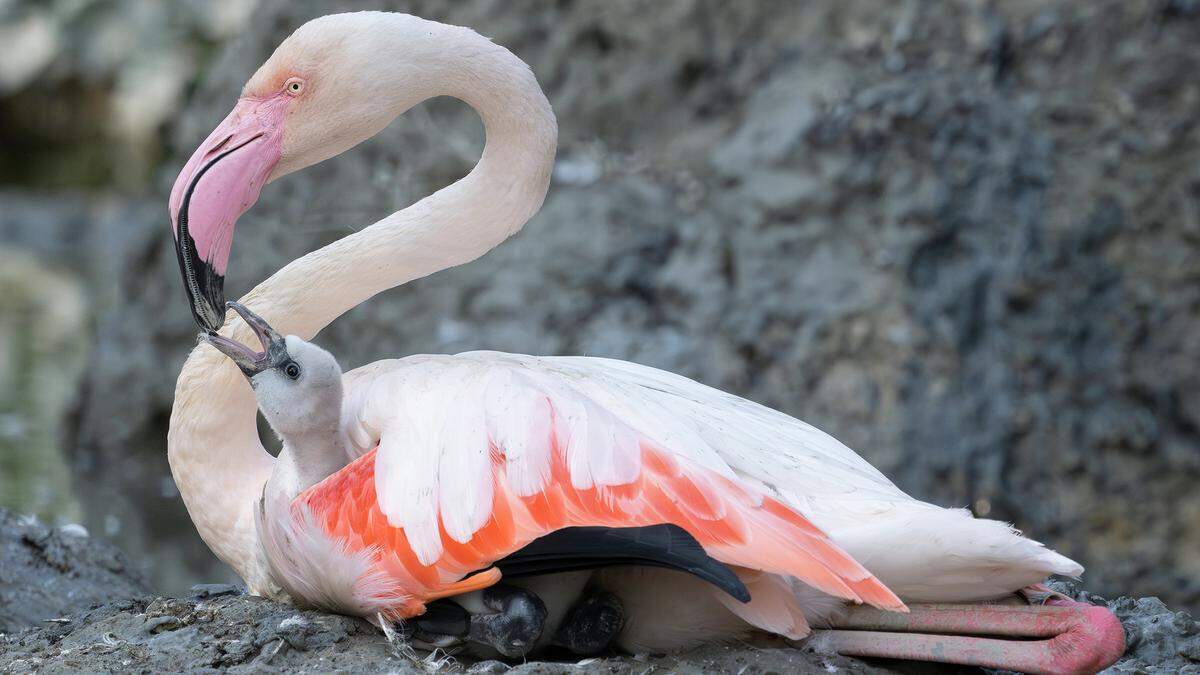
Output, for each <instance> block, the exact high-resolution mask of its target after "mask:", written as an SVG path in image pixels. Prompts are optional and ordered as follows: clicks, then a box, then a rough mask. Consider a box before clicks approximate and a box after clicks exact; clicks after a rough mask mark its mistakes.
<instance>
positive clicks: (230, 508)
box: [167, 34, 557, 592]
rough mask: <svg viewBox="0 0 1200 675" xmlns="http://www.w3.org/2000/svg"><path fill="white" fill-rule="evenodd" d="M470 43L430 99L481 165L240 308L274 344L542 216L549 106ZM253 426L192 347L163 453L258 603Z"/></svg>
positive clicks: (512, 69)
mask: <svg viewBox="0 0 1200 675" xmlns="http://www.w3.org/2000/svg"><path fill="white" fill-rule="evenodd" d="M472 35H473V34H472ZM476 37H478V36H476ZM478 40H479V43H478V44H474V45H471V47H472V48H471V49H466V50H464V49H461V45H459V49H456V50H452V51H453V53H448V54H447V55H446V61H445V63H446V64H448V65H446V66H445V70H444V72H441V73H439V77H438V78H437V82H438V85H439V89H440V90H439V91H434V92H431V93H432V94H433V95H446V96H453V97H455V98H459V99H462V100H463V101H465V102H466V103H468V104H469V105H471V106H472V107H473V108H474V109H475V110H476V111H477V112H478V113H479V115H480V117H481V118H482V119H483V123H484V128H485V132H486V135H487V143H486V146H485V148H484V151H483V156H482V157H481V159H480V160H479V163H478V164H477V165H476V166H475V168H474V169H473V170H472V171H471V172H470V173H469V174H468V175H467V176H465V177H464V178H462V179H461V180H459V181H458V182H456V183H454V184H452V185H450V186H448V187H446V188H444V189H442V190H440V191H438V192H436V193H434V194H432V195H430V196H428V197H426V198H425V199H423V200H421V201H419V202H417V203H416V204H414V205H412V206H410V207H408V208H406V209H404V210H402V211H398V212H396V213H394V214H392V215H391V216H388V217H387V218H384V219H383V220H381V221H379V222H377V223H375V224H374V225H371V226H370V227H368V228H366V229H364V230H362V231H360V232H357V233H355V234H352V235H350V236H347V237H345V238H343V239H341V240H339V241H336V242H334V243H332V244H330V245H328V246H325V247H324V248H321V249H319V250H317V251H313V252H312V253H309V254H308V255H305V256H303V257H301V258H299V259H298V260H295V261H293V262H292V263H290V264H288V265H287V266H286V267H284V268H283V269H281V270H279V271H278V272H276V273H275V274H274V275H272V276H271V277H270V278H269V279H267V280H266V281H264V282H262V283H261V284H259V285H258V286H257V287H255V288H254V290H252V291H250V293H248V294H247V295H246V296H245V297H244V298H242V302H243V303H244V304H245V305H247V306H249V307H250V308H251V309H253V310H254V311H255V312H257V313H258V314H260V315H262V316H263V318H265V319H266V320H267V321H268V322H270V323H271V324H272V325H273V326H274V327H275V328H276V329H277V330H279V331H280V332H281V333H284V334H294V335H297V336H299V337H301V338H304V339H311V338H312V337H313V336H314V335H316V333H317V332H318V331H320V330H321V329H322V328H324V327H325V326H326V325H328V324H329V323H330V322H331V321H333V320H334V319H336V318H337V317H338V316H340V315H341V314H342V313H344V312H346V311H347V310H349V309H351V308H353V307H354V306H356V305H358V304H359V303H361V302H363V301H365V300H366V299H368V298H370V297H371V296H373V295H375V294H376V293H379V292H381V291H384V290H387V289H389V288H392V287H395V286H398V285H400V284H403V283H406V282H408V281H411V280H413V279H417V278H420V277H423V276H425V275H428V274H431V273H433V272H436V271H438V270H441V269H445V268H448V267H453V266H455V265H460V264H462V263H465V262H469V261H471V260H474V259H475V258H477V257H479V256H481V255H483V254H484V253H486V252H487V251H488V250H490V249H491V248H493V247H495V246H496V245H498V244H499V243H500V242H502V241H504V239H506V238H507V237H508V236H510V235H511V234H513V233H515V232H516V231H517V230H519V229H520V228H521V227H522V226H523V225H524V223H525V221H527V220H528V219H529V218H530V217H531V216H532V215H533V214H534V213H536V212H537V210H538V209H539V208H540V207H541V204H542V200H543V199H544V197H545V194H546V190H547V188H548V186H549V182H550V171H551V168H552V165H553V162H554V151H555V144H556V140H557V126H556V124H555V120H554V115H553V112H552V111H551V109H550V104H549V102H548V101H547V100H546V97H545V95H543V93H542V91H541V89H540V87H538V84H537V81H536V80H535V79H534V77H533V74H532V73H531V72H530V71H529V69H528V67H527V66H526V65H525V64H524V63H523V62H521V61H520V60H519V59H518V58H517V57H516V56H514V55H512V54H511V53H510V52H508V51H507V50H506V49H504V48H502V47H499V46H496V45H494V44H492V43H491V42H490V41H487V40H485V39H483V38H478ZM235 318H236V317H235V316H234V315H233V314H232V313H230V317H229V322H228V323H226V327H225V328H224V329H223V330H222V331H221V332H222V333H223V334H226V335H228V336H230V337H233V338H234V339H237V340H239V341H242V342H243V343H246V344H254V338H253V336H252V335H251V333H250V331H249V329H248V328H247V327H246V325H245V323H244V322H242V321H241V320H240V319H237V320H234V319H235ZM255 413H256V407H255V401H254V396H253V393H252V391H251V389H250V387H249V386H248V385H247V383H246V381H245V380H244V379H243V377H242V375H241V374H240V372H239V371H238V369H237V368H236V367H235V366H234V365H233V364H232V363H231V362H230V361H228V360H227V359H225V358H224V357H223V356H222V355H221V354H219V353H218V352H217V351H216V350H215V349H212V348H210V347H208V346H200V347H197V348H196V349H195V350H193V351H192V353H191V355H190V356H189V358H188V360H187V362H186V363H185V364H184V366H183V371H182V372H181V373H180V376H179V380H178V382H177V383H176V389H175V406H174V409H173V410H172V412H171V427H170V432H169V434H168V439H167V451H168V458H169V460H170V464H171V472H172V474H173V475H174V478H175V483H176V484H177V485H178V486H179V491H180V493H181V494H182V496H183V500H184V503H185V504H186V505H187V508H188V511H189V513H190V514H191V517H192V520H193V522H194V523H195V524H196V528H197V530H198V531H199V532H200V536H201V537H202V538H203V539H204V541H205V543H207V544H208V546H209V548H211V549H212V550H213V552H214V553H216V554H217V556H218V557H220V558H221V559H222V560H223V561H225V562H226V563H227V564H229V565H230V566H231V567H233V568H234V569H235V570H236V571H237V572H238V573H239V574H240V575H241V576H242V578H243V579H245V580H246V582H247V584H249V586H250V589H251V591H252V592H265V591H267V589H268V588H269V585H268V577H267V572H266V565H265V562H264V561H263V560H262V554H261V552H260V549H259V546H258V543H257V537H256V533H255V528H254V517H253V506H254V504H255V503H256V501H257V500H258V498H259V496H260V495H261V491H262V488H263V484H264V482H265V481H266V480H267V478H268V476H269V475H270V473H271V468H272V463H273V461H274V460H273V458H272V457H271V456H270V455H269V454H268V453H267V452H266V451H265V450H264V449H263V447H262V444H261V443H260V442H259V439H258V434H257V430H256V426H255Z"/></svg>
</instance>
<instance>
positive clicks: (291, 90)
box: [283, 77, 304, 96]
mask: <svg viewBox="0 0 1200 675" xmlns="http://www.w3.org/2000/svg"><path fill="white" fill-rule="evenodd" d="M283 91H284V92H286V93H288V94H290V95H291V96H299V95H300V92H302V91H304V80H302V79H300V78H298V77H289V78H288V80H287V82H284V83H283Z"/></svg>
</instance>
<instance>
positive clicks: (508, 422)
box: [300, 352, 903, 609]
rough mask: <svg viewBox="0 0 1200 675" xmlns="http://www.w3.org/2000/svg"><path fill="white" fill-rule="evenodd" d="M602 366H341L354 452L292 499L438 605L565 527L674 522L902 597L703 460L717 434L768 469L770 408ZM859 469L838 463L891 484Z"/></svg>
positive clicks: (497, 361)
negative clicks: (350, 369) (455, 587)
mask: <svg viewBox="0 0 1200 675" xmlns="http://www.w3.org/2000/svg"><path fill="white" fill-rule="evenodd" d="M614 363H619V362H607V361H597V360H588V359H582V360H576V359H539V358H535V357H523V356H515V355H508V354H498V353H490V352H475V353H469V354H463V355H459V356H452V357H451V356H423V357H412V358H409V359H404V360H402V361H396V362H389V363H386V364H380V365H377V366H374V367H373V368H372V370H371V371H370V372H368V373H363V374H358V375H352V376H351V381H350V382H348V388H349V391H348V395H347V405H346V407H345V410H346V413H345V414H346V419H345V425H346V428H347V430H348V432H349V434H350V437H351V438H352V439H353V442H354V444H355V445H356V446H357V448H358V450H360V451H363V452H367V453H368V454H366V455H364V456H363V457H362V458H360V459H359V460H357V461H356V462H354V463H352V464H351V465H350V466H349V467H347V469H346V470H344V471H342V472H340V473H339V474H335V476H332V477H331V478H330V479H328V480H326V481H325V482H323V483H321V484H319V485H317V486H314V487H313V488H312V489H310V490H309V491H308V492H306V493H305V494H304V495H301V497H300V500H301V501H302V502H304V503H306V504H307V505H309V506H310V507H311V508H312V510H313V512H314V514H315V515H316V517H317V519H318V520H319V521H321V522H322V523H323V524H324V527H325V529H326V531H327V532H329V533H330V534H336V535H338V536H340V537H341V538H342V539H343V540H344V541H350V542H352V544H354V545H357V546H359V547H372V550H376V551H379V552H380V553H381V556H382V557H381V560H383V559H386V560H390V561H391V562H390V563H389V564H390V565H391V566H392V567H394V568H395V570H396V576H403V577H404V578H406V579H410V580H412V581H414V582H418V583H419V585H423V586H424V587H425V588H426V591H425V592H423V593H417V595H418V596H422V595H423V596H424V597H434V595H433V594H435V593H441V591H440V590H439V589H440V587H441V586H443V585H445V584H448V583H454V582H457V580H459V579H461V578H463V577H464V576H465V575H467V574H469V573H471V572H473V571H476V570H479V569H482V568H485V567H487V566H488V565H490V564H492V563H494V562H495V561H497V560H500V559H502V558H504V557H505V556H507V555H508V554H510V553H512V552H514V551H517V550H518V549H520V548H521V547H523V546H525V545H526V544H528V543H530V542H532V541H534V540H535V539H538V538H539V537H542V536H543V535H546V534H548V533H551V532H555V531H558V530H561V529H562V528H566V527H614V528H628V527H640V526H649V525H657V524H661V523H670V524H673V525H677V526H679V527H681V528H683V529H684V530H686V531H687V532H688V533H689V534H690V535H692V536H693V537H695V538H696V539H697V540H698V541H699V542H700V543H701V544H702V545H703V547H704V549H705V550H706V551H707V552H708V553H709V554H710V555H711V556H712V557H714V558H716V559H717V560H720V561H722V562H724V563H726V564H729V565H736V566H741V567H746V568H751V569H755V570H762V571H765V572H770V573H773V574H779V575H785V576H790V577H795V578H797V579H799V580H801V581H803V582H805V583H807V584H809V585H811V586H813V587H815V588H817V589H820V590H822V591H825V592H827V593H830V594H832V595H835V596H838V597H842V598H847V599H850V600H854V601H862V602H868V603H870V604H874V605H877V606H881V607H886V608H892V609H896V608H901V607H903V605H902V603H901V602H900V601H899V600H898V599H897V598H896V596H895V595H893V594H892V593H891V591H889V590H888V589H887V588H886V587H884V586H883V585H882V584H881V583H880V582H879V581H878V580H876V579H875V578H874V577H873V576H872V575H871V574H870V573H869V572H867V571H866V570H865V569H864V568H863V567H862V566H861V565H859V564H858V563H857V562H856V561H854V560H853V559H852V558H851V557H850V556H849V555H847V554H846V553H845V552H844V551H842V550H841V549H840V548H839V547H838V546H837V545H836V544H834V543H833V542H832V541H831V540H830V539H829V538H828V537H826V536H825V534H824V533H823V532H821V531H820V530H819V529H818V528H816V527H815V526H813V525H812V524H811V523H810V522H809V521H808V520H807V519H806V518H805V517H804V516H803V515H801V514H800V513H799V512H797V511H795V510H793V509H792V508H789V507H787V506H785V505H784V504H783V503H782V502H781V501H780V500H779V499H777V498H776V497H774V496H772V495H771V494H769V492H770V491H769V490H768V489H766V487H765V485H764V484H763V483H761V482H758V483H756V482H755V481H753V480H747V478H746V476H747V475H750V476H752V475H753V474H752V473H748V472H747V473H746V474H743V473H740V472H738V471H735V470H734V468H735V467H731V466H730V464H728V463H726V462H725V461H724V460H723V459H722V457H721V455H720V454H719V453H716V452H714V450H713V446H714V445H716V444H722V443H738V444H740V446H747V447H752V448H754V447H757V448H761V449H762V450H763V452H760V453H759V455H758V456H756V455H754V454H752V453H747V454H746V457H747V461H751V462H753V461H758V462H761V463H762V466H763V467H764V469H765V470H766V471H768V472H770V471H772V468H771V467H770V466H769V463H770V461H771V458H770V454H769V449H770V447H771V444H772V443H774V444H776V445H777V444H780V443H783V442H790V441H791V440H793V439H791V438H789V437H786V436H784V437H781V438H778V439H775V440H774V441H772V439H771V438H770V437H769V433H770V425H771V424H772V423H776V422H778V420H774V419H772V418H770V417H769V416H767V413H770V412H771V411H767V409H765V408H761V409H760V407H755V406H754V405H753V404H750V403H749V402H746V401H743V400H742V399H737V398H736V397H732V396H728V395H726V394H721V393H720V392H715V390H707V389H706V390H705V394H706V396H708V398H703V397H697V396H691V397H685V396H681V395H680V394H679V393H677V392H674V391H672V390H671V389H670V388H668V387H667V386H666V385H667V384H669V382H668V381H666V380H664V381H663V382H656V381H655V380H654V379H652V378H650V379H647V378H643V380H644V381H642V382H638V381H637V380H636V378H631V376H629V375H628V373H626V372H623V371H621V370H619V369H618V368H616V367H610V364H614ZM646 370H647V371H648V372H649V373H650V374H659V375H661V376H663V377H664V378H666V377H667V374H666V373H661V374H660V373H659V372H658V371H653V370H651V369H646ZM631 372H632V371H631ZM635 374H636V373H635ZM678 379H679V380H682V381H683V382H685V383H689V384H690V385H691V386H693V387H700V385H698V384H695V383H691V382H690V381H688V380H686V379H684V378H678ZM709 392H713V394H712V395H711V396H709V395H708V393H709ZM763 411H766V413H764V412H763ZM775 414H776V415H779V414H778V413H775ZM779 417H780V418H781V419H782V420H784V421H787V422H789V423H791V424H801V423H799V422H796V421H795V420H792V419H791V418H788V417H786V416H783V415H779ZM806 428H807V429H811V427H806ZM739 429H740V431H739ZM814 431H815V430H814ZM816 433H817V434H819V433H820V432H816ZM739 434H740V435H739ZM372 448H378V449H377V450H371V449H372ZM847 452H848V451H847ZM850 454H851V455H853V453H850ZM859 462H860V463H861V464H862V466H854V465H847V466H845V467H841V466H839V467H836V470H837V471H843V472H852V473H861V474H862V475H863V480H864V481H865V482H867V483H868V484H871V485H878V489H885V488H887V487H890V486H891V484H890V483H888V482H887V480H886V479H884V478H882V476H879V475H878V473H877V472H875V473H872V472H873V471H874V470H873V469H870V467H869V465H866V464H865V462H861V460H859ZM862 467H866V468H865V469H864V468H862ZM780 470H787V471H789V472H792V471H812V472H816V473H818V474H819V473H821V472H822V471H826V470H828V469H827V467H823V466H822V464H821V462H820V461H819V460H818V459H816V458H814V459H813V460H812V461H811V462H809V463H808V464H807V465H804V464H796V463H795V462H790V463H789V460H787V455H786V454H785V452H781V453H780ZM813 480H814V481H815V482H817V483H821V482H822V481H821V479H819V478H814V479H813ZM880 481H882V482H880ZM821 489H822V490H833V489H836V488H835V487H834V486H833V484H828V485H823V487H821ZM891 489H892V490H895V488H891ZM897 492H898V491H897ZM814 499H819V495H818V496H814ZM353 547H354V546H353V545H352V546H351V548H353Z"/></svg>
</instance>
